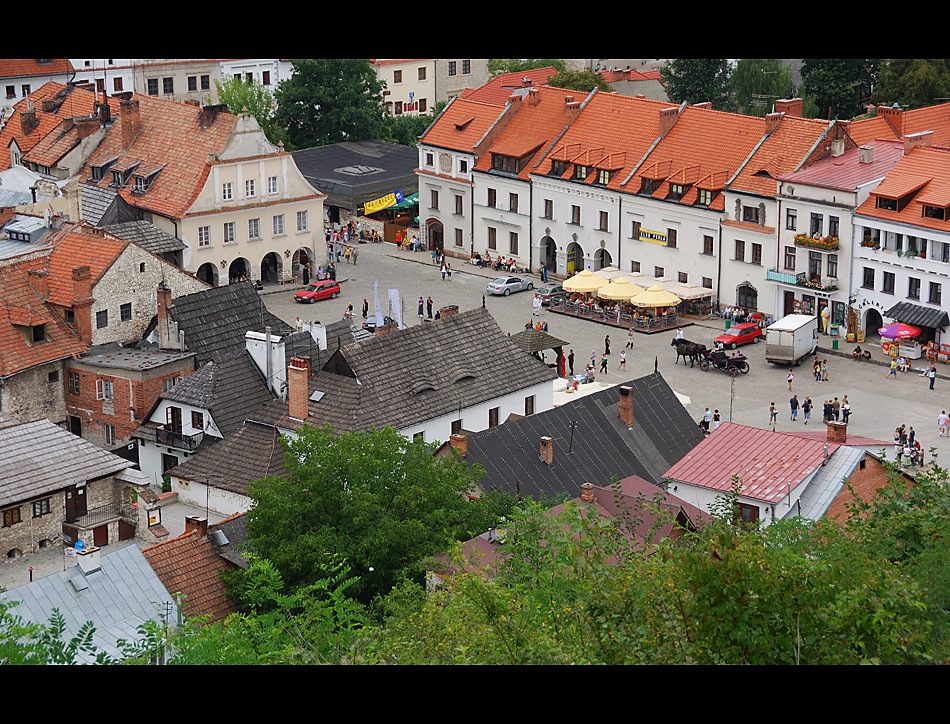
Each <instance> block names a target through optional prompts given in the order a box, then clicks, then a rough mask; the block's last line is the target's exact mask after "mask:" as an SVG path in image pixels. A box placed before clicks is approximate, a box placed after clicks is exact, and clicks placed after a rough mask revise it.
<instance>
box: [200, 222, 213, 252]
mask: <svg viewBox="0 0 950 724" xmlns="http://www.w3.org/2000/svg"><path fill="white" fill-rule="evenodd" d="M209 246H211V227H210V226H199V227H198V247H199V248H206V247H209Z"/></svg>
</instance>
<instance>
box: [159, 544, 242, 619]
mask: <svg viewBox="0 0 950 724" xmlns="http://www.w3.org/2000/svg"><path fill="white" fill-rule="evenodd" d="M142 554H143V555H144V556H145V559H146V560H147V561H148V563H149V565H150V566H151V567H152V569H153V570H154V571H155V574H156V575H157V576H158V578H159V579H160V580H161V582H162V583H163V584H164V586H165V588H166V589H168V591H169V593H171V594H172V595H176V594H179V593H183V594H185V605H184V611H185V615H186V616H188V617H195V616H208V617H209V621H210V622H212V623H213V622H215V621H218V620H220V619H222V618H224V617H225V616H227V615H228V614H231V613H234V612H236V611H237V607H236V606H235V605H234V603H233V602H232V601H231V600H230V599H229V598H228V597H227V594H226V591H225V587H224V583H222V581H221V576H220V573H221V571H227V570H232V569H233V566H231V565H230V564H228V563H227V561H225V560H224V559H223V558H221V557H220V556H219V555H217V554H216V553H215V552H214V550H213V549H212V547H211V543H210V542H209V541H208V539H207V538H201V537H199V534H198V531H195V530H192V531H189V532H187V533H185V534H184V535H181V536H179V537H177V538H173V539H172V540H169V541H165V542H164V543H159V544H157V545H154V546H149V547H148V548H143V549H142Z"/></svg>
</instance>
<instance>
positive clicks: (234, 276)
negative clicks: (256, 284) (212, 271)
mask: <svg viewBox="0 0 950 724" xmlns="http://www.w3.org/2000/svg"><path fill="white" fill-rule="evenodd" d="M245 280H247V281H251V265H250V264H248V263H247V259H244V258H243V257H240V256H239V257H238V258H237V259H235V260H234V261H232V262H231V266H229V267H228V283H229V284H234V283H235V282H240V281H245Z"/></svg>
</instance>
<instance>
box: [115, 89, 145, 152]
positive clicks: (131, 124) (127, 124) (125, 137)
mask: <svg viewBox="0 0 950 724" xmlns="http://www.w3.org/2000/svg"><path fill="white" fill-rule="evenodd" d="M119 121H120V122H121V124H122V148H128V147H129V146H131V145H132V141H134V140H135V137H136V136H137V135H138V134H139V131H140V130H141V129H142V119H141V116H140V115H139V102H138V101H137V100H135V99H134V98H131V99H129V100H127V101H122V102H121V103H120V104H119Z"/></svg>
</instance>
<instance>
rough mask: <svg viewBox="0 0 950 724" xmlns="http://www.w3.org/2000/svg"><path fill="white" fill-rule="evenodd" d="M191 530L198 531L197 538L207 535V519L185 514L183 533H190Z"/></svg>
mask: <svg viewBox="0 0 950 724" xmlns="http://www.w3.org/2000/svg"><path fill="white" fill-rule="evenodd" d="M193 530H196V531H198V537H199V538H204V537H205V536H206V535H208V519H207V518H201V517H199V516H197V515H187V516H185V533H191V531H193Z"/></svg>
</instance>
